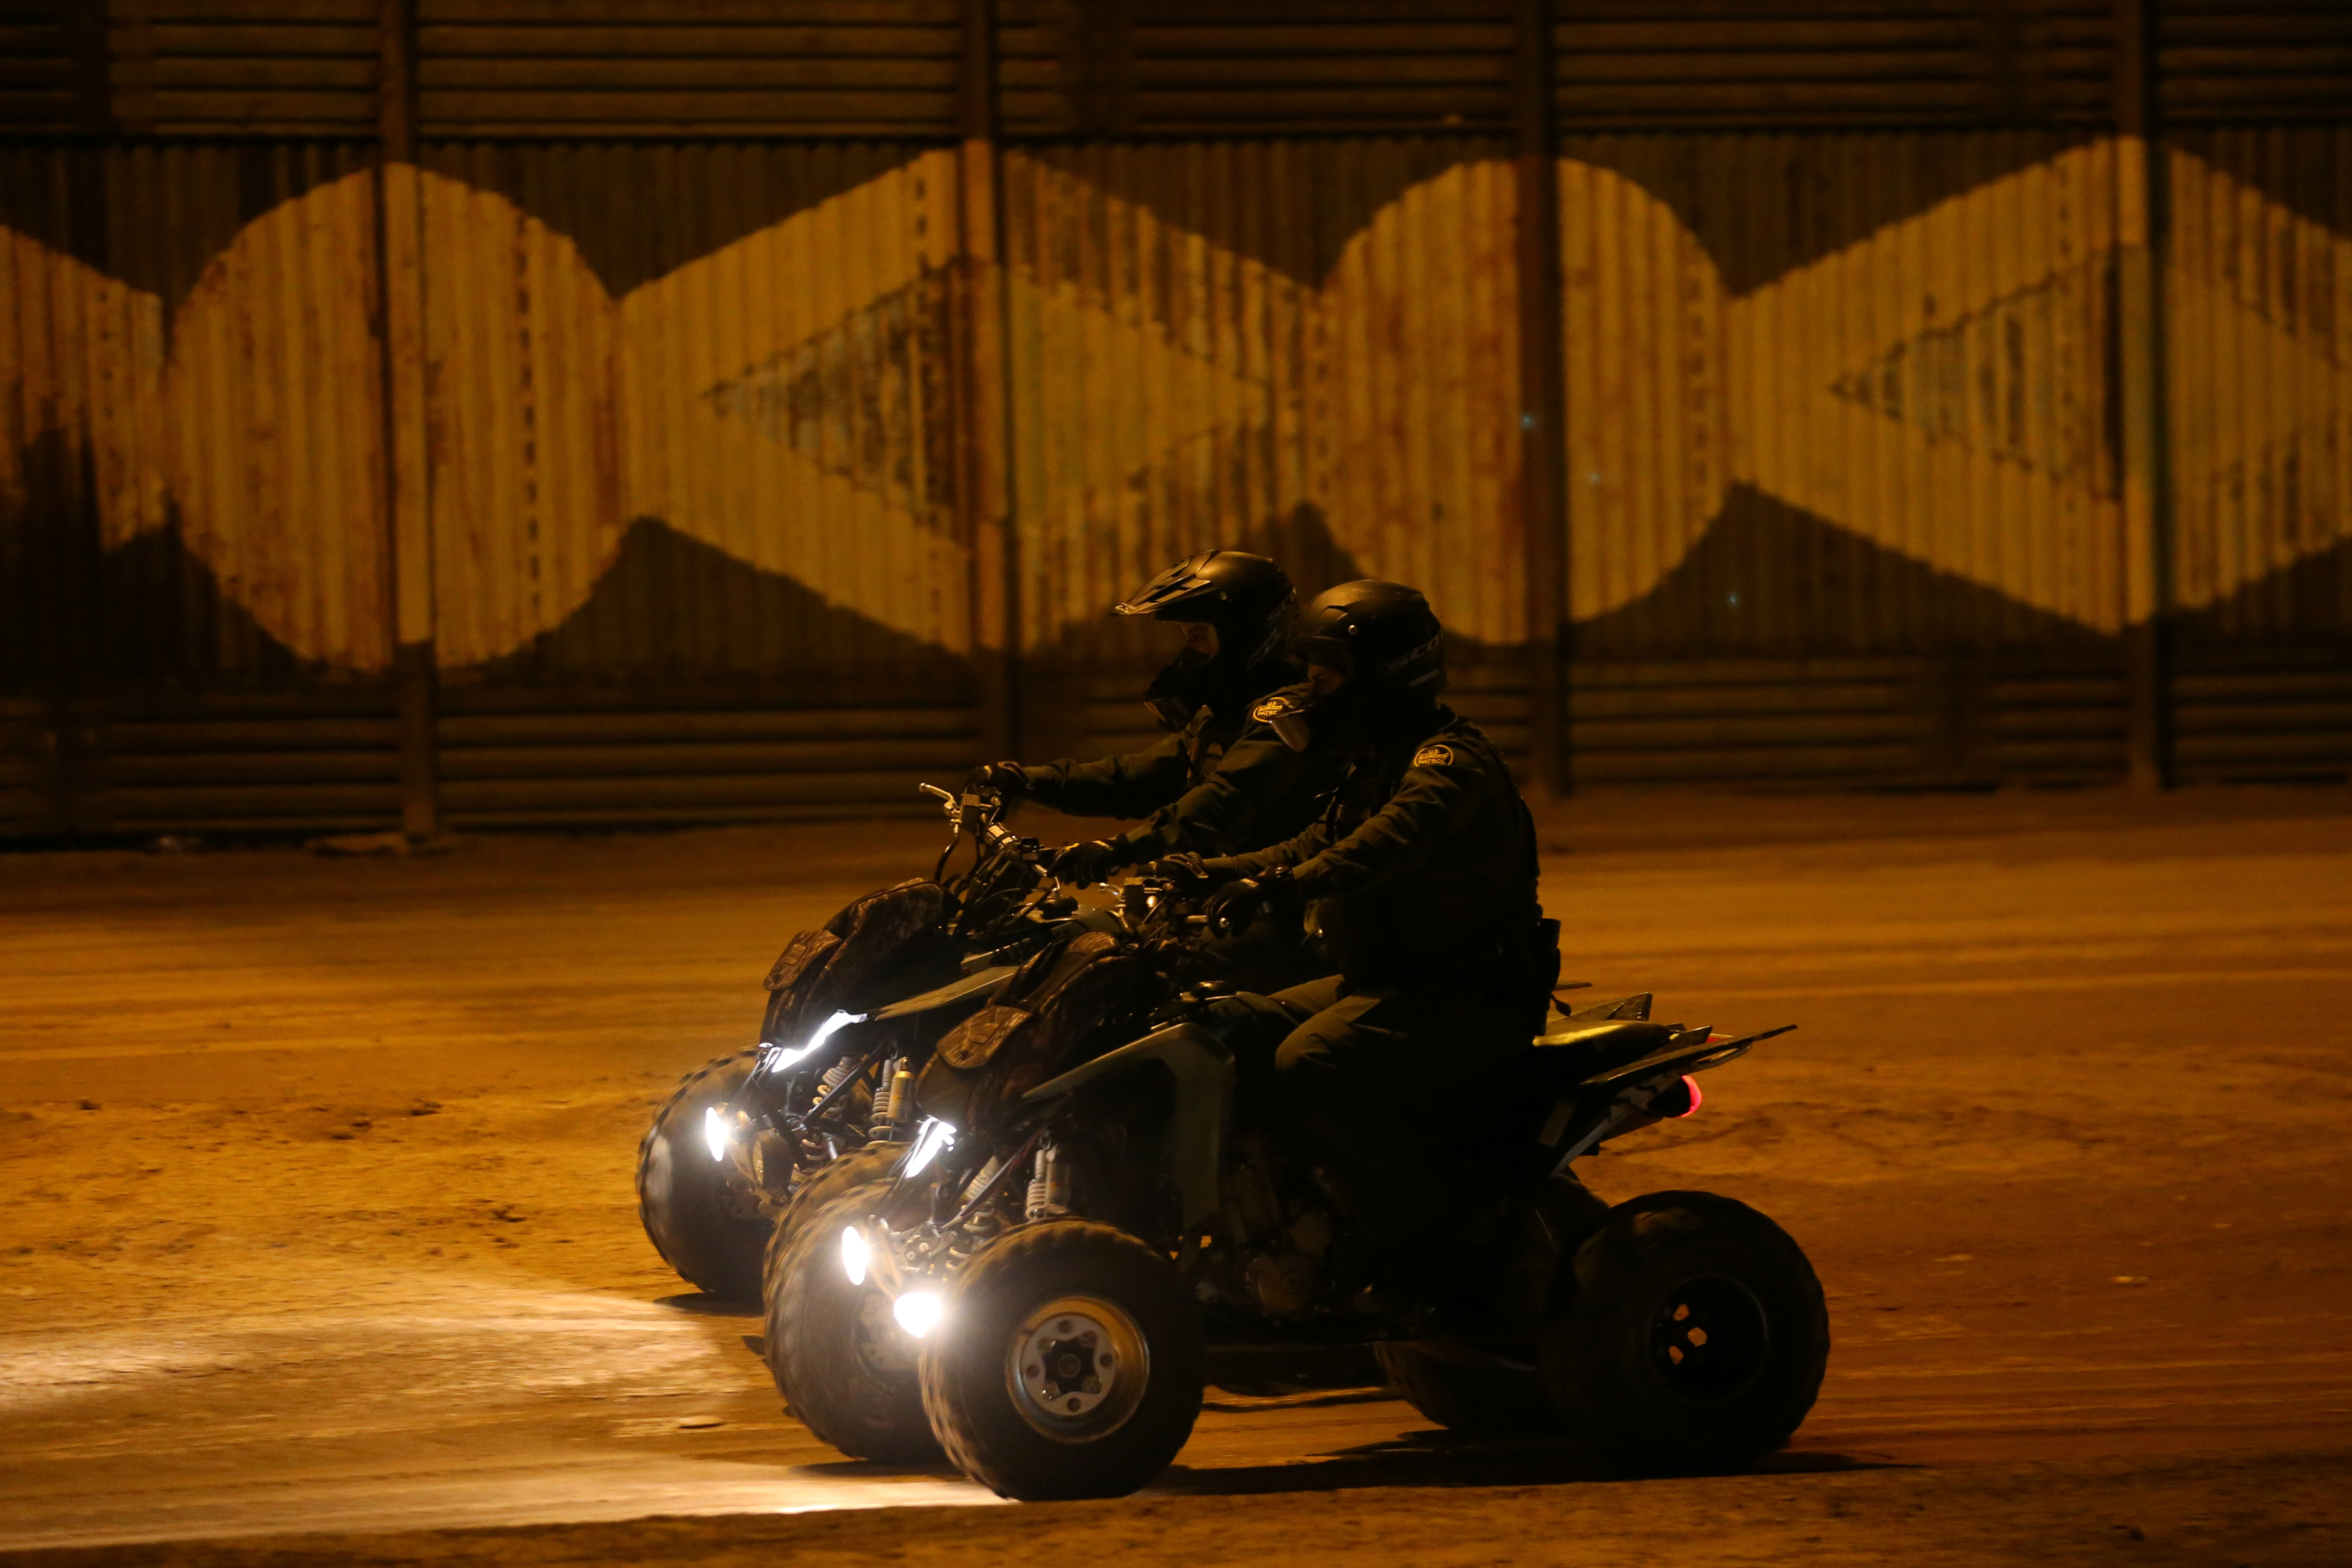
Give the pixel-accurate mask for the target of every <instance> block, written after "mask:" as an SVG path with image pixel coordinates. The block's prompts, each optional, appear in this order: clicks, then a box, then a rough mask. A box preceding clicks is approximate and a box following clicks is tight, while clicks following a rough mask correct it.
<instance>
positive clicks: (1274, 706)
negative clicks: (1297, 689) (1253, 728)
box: [1250, 696, 1289, 724]
mask: <svg viewBox="0 0 2352 1568" xmlns="http://www.w3.org/2000/svg"><path fill="white" fill-rule="evenodd" d="M1287 706H1289V705H1288V704H1287V703H1286V702H1284V701H1283V700H1282V698H1281V697H1279V696H1271V697H1267V698H1266V699H1265V701H1263V702H1261V703H1259V704H1258V705H1257V706H1255V707H1254V708H1252V709H1250V717H1252V718H1254V719H1255V720H1257V721H1258V722H1259V723H1260V724H1272V723H1273V722H1274V721H1275V718H1276V716H1277V715H1279V714H1280V713H1281V712H1282V710H1283V709H1284V708H1286V707H1287Z"/></svg>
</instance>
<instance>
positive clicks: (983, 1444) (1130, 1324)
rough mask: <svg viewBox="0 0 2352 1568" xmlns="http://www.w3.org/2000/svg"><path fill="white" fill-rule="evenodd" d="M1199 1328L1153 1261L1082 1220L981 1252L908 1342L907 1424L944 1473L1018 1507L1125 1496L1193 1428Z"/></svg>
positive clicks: (1158, 1261)
mask: <svg viewBox="0 0 2352 1568" xmlns="http://www.w3.org/2000/svg"><path fill="white" fill-rule="evenodd" d="M1205 1364H1206V1349H1205V1346H1204V1343H1203V1339H1202V1332H1201V1319H1200V1314H1199V1313H1198V1312H1196V1311H1195V1310H1194V1308H1193V1305H1192V1296H1191V1294H1190V1292H1188V1291H1186V1290H1185V1289H1184V1282H1183V1281H1182V1279H1181V1278H1180V1277H1179V1276H1178V1274H1177V1272H1176V1270H1175V1269H1174V1268H1172V1267H1171V1265H1170V1264H1169V1261H1168V1260H1167V1259H1166V1258H1164V1257H1161V1256H1160V1254H1158V1253H1156V1252H1154V1251H1152V1249H1150V1248H1149V1247H1147V1246H1145V1245H1144V1244H1143V1243H1142V1242H1140V1241H1139V1240H1137V1239H1135V1238H1134V1237H1132V1236H1129V1235H1128V1234H1127V1233H1126V1232H1125V1231H1122V1230H1117V1229H1114V1228H1111V1227H1110V1226H1108V1225H1098V1224H1096V1223H1094V1222H1092V1221H1090V1220H1084V1219H1057V1220H1051V1221H1048V1222H1046V1223H1045V1224H1042V1225H1034V1226H1028V1227H1024V1228H1022V1229H1020V1230H1016V1231H1014V1232H1013V1234H1011V1235H1010V1236H1007V1237H1005V1238H1004V1239H1003V1240H1001V1241H998V1242H996V1243H995V1244H994V1245H992V1246H991V1247H989V1248H988V1249H986V1250H984V1251H982V1253H981V1254H980V1255H979V1256H978V1257H976V1258H974V1259H973V1260H971V1263H970V1264H969V1265H967V1266H966V1268H965V1269H964V1270H963V1272H962V1274H961V1276H960V1277H959V1278H958V1279H957V1280H956V1281H955V1283H954V1285H953V1286H952V1288H951V1289H950V1291H949V1292H948V1298H947V1301H946V1302H945V1304H944V1310H943V1312H942V1313H941V1315H940V1322H939V1325H938V1326H937V1327H936V1328H934V1329H933V1330H932V1331H931V1333H930V1334H929V1337H928V1338H926V1339H925V1340H924V1342H923V1354H922V1385H923V1409H924V1411H925V1413H926V1414H928V1415H929V1416H930V1421H931V1429H932V1430H933V1431H934V1432H936V1433H937V1434H938V1435H939V1439H940V1446H941V1447H942V1448H946V1449H947V1453H948V1458H950V1459H951V1460H953V1461H954V1462H955V1465H956V1467H957V1468H958V1469H961V1470H962V1471H963V1473H964V1474H966V1475H968V1476H970V1477H971V1479H974V1480H976V1481H978V1482H980V1483H981V1484H982V1486H985V1487H987V1488H988V1489H989V1490H992V1491H993V1492H995V1493H996V1494H997V1495H998V1496H1000V1497H1009V1498H1014V1499H1017V1500H1021V1501H1023V1502H1036V1501H1044V1500H1049V1499H1057V1498H1089V1497H1125V1496H1126V1495H1127V1494H1128V1493H1129V1492H1131V1491H1134V1490H1136V1489H1137V1488H1139V1487H1140V1486H1142V1485H1143V1484H1144V1483H1145V1482H1147V1481H1149V1480H1150V1479H1151V1478H1152V1477H1154V1476H1156V1475H1158V1474H1159V1473H1160V1471H1161V1470H1163V1469H1167V1467H1168V1463H1169V1461H1170V1460H1171V1459H1173V1458H1175V1457H1176V1454H1177V1450H1179V1449H1181V1448H1183V1446H1184V1443H1185V1439H1187V1438H1188V1437H1191V1436H1192V1422H1193V1420H1194V1419H1195V1418H1196V1417H1197V1416H1199V1415H1200V1413H1201V1392H1202V1377H1203V1372H1204V1367H1205Z"/></svg>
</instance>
